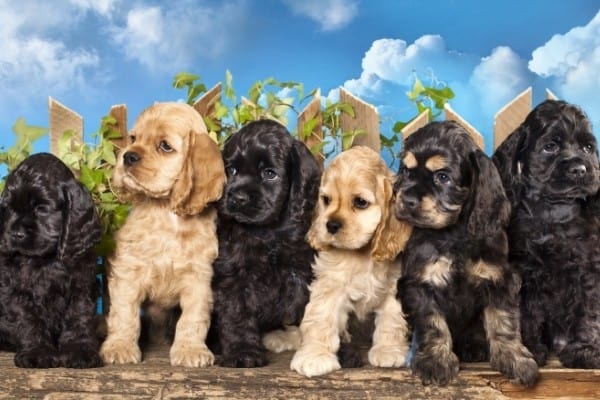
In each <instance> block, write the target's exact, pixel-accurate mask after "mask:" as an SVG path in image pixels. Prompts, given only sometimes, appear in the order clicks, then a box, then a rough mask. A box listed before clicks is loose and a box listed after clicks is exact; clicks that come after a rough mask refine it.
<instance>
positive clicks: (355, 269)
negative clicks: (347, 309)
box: [313, 249, 402, 320]
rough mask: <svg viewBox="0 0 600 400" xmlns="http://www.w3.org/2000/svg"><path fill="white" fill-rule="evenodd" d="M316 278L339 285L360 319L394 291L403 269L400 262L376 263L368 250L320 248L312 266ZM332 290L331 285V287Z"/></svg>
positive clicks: (334, 285) (335, 285)
mask: <svg viewBox="0 0 600 400" xmlns="http://www.w3.org/2000/svg"><path fill="white" fill-rule="evenodd" d="M313 269H314V272H315V276H316V279H322V280H324V281H327V282H331V284H332V286H333V287H338V288H339V287H341V288H343V291H344V292H345V294H346V295H347V296H348V298H349V299H350V301H351V303H352V306H353V307H354V310H353V311H354V313H355V314H356V316H357V317H358V319H360V320H363V319H364V318H365V317H366V316H367V315H368V314H369V313H371V312H373V310H374V309H375V308H376V307H378V306H379V305H380V304H381V303H382V302H383V301H384V299H385V296H386V295H388V294H390V293H391V294H392V295H394V294H395V291H396V283H397V281H398V278H399V277H400V274H401V273H402V270H401V268H400V265H399V263H396V262H394V261H390V262H376V261H374V260H373V259H372V258H371V255H370V253H369V252H368V251H363V252H360V251H353V250H340V249H328V250H324V251H321V252H320V253H319V254H318V256H317V260H316V261H315V263H314V265H313ZM332 289H333V288H332Z"/></svg>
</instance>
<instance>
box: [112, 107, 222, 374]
mask: <svg viewBox="0 0 600 400" xmlns="http://www.w3.org/2000/svg"><path fill="white" fill-rule="evenodd" d="M129 139H130V142H131V144H129V145H128V146H127V147H126V148H125V149H123V151H122V152H121V154H120V155H119V158H118V163H117V166H116V169H115V173H114V178H113V185H114V186H115V188H116V189H117V190H118V191H120V192H121V193H122V194H123V196H124V197H126V198H128V199H130V200H131V201H132V203H133V207H132V210H131V212H130V214H129V216H128V218H127V222H126V223H125V225H124V226H123V227H122V228H121V229H120V230H119V231H118V232H117V234H116V236H115V240H116V250H115V253H114V255H113V256H112V257H111V258H110V259H109V264H110V265H109V274H108V289H109V296H110V310H109V315H108V319H107V325H108V336H107V338H106V340H105V341H104V343H103V345H102V348H101V356H102V358H103V359H104V361H105V362H106V363H128V362H133V363H136V362H139V361H140V360H141V351H140V349H139V346H138V343H137V342H138V338H139V334H140V317H139V310H140V307H141V306H142V304H144V305H146V304H148V305H149V307H147V308H146V312H148V313H149V314H151V317H154V318H156V319H160V318H161V317H162V316H164V313H165V312H166V309H168V308H170V307H173V306H175V305H178V304H179V306H180V307H181V309H182V314H181V317H180V318H179V321H178V323H177V326H176V332H175V339H174V342H173V345H172V347H171V351H170V358H171V364H172V365H184V366H206V365H210V364H212V363H213V361H214V357H213V354H212V353H211V352H210V350H209V349H208V348H207V347H206V345H205V339H206V334H207V331H208V327H209V325H210V312H211V309H212V293H211V289H210V284H211V279H212V262H213V260H214V259H215V258H216V256H217V252H218V243H217V236H216V225H215V222H216V221H215V219H216V210H215V208H214V207H213V206H212V205H211V203H212V202H214V201H216V200H218V199H219V198H220V196H221V193H222V190H223V186H224V183H225V170H224V166H223V161H222V159H221V154H220V152H219V149H218V147H217V145H216V143H215V142H214V141H213V140H211V139H210V137H209V136H208V134H207V129H206V126H205V125H204V122H203V120H202V117H201V116H200V114H198V113H197V112H196V111H195V110H194V109H193V108H192V107H191V106H189V105H187V104H183V103H156V104H154V105H153V106H151V107H149V108H148V109H146V110H145V111H144V112H142V114H141V115H140V116H139V117H138V119H137V121H136V123H135V126H134V127H133V129H132V130H131V132H130V135H129Z"/></svg>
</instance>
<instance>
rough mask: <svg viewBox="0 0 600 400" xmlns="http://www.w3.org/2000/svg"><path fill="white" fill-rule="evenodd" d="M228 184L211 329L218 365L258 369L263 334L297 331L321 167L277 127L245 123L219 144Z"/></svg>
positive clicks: (221, 210) (308, 277)
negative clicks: (222, 145)
mask: <svg viewBox="0 0 600 400" xmlns="http://www.w3.org/2000/svg"><path fill="white" fill-rule="evenodd" d="M223 159H224V162H225V168H226V171H227V185H226V187H225V191H224V194H223V197H222V199H221V200H220V203H219V209H218V210H219V212H218V224H217V232H218V237H219V255H218V257H217V259H216V260H215V263H214V276H213V280H212V289H213V295H214V320H213V324H212V328H213V331H215V330H216V334H217V335H218V340H219V344H220V346H219V347H220V348H215V349H214V351H215V353H217V355H218V356H217V362H218V363H219V364H220V365H222V366H227V367H259V366H262V365H265V364H266V362H267V359H266V354H265V353H266V352H265V347H264V345H263V343H262V341H261V340H262V335H263V334H264V333H267V332H269V331H273V330H276V329H280V328H283V327H284V326H287V325H298V324H299V323H300V321H301V320H302V316H303V313H304V307H305V305H306V303H307V302H308V299H309V292H308V285H309V283H310V281H311V280H312V270H311V262H312V261H313V258H314V251H313V249H311V248H310V246H309V245H308V243H307V242H306V241H305V235H306V232H307V231H308V228H309V227H310V223H311V218H312V211H313V208H314V206H315V204H316V202H317V197H318V190H319V180H320V174H321V173H320V169H319V166H318V164H317V162H316V160H315V158H314V156H313V155H312V154H311V153H310V151H309V150H308V148H307V147H306V146H305V145H304V144H303V143H302V142H300V141H298V140H296V139H294V138H293V137H292V136H291V135H290V133H289V132H288V131H287V129H286V128H285V127H284V126H282V125H281V124H279V123H277V122H275V121H270V120H262V121H256V122H251V123H249V124H248V125H246V126H245V127H243V128H242V129H241V130H240V131H239V132H237V133H236V134H234V135H233V136H232V137H231V138H229V140H228V141H227V142H226V144H225V148H224V150H223Z"/></svg>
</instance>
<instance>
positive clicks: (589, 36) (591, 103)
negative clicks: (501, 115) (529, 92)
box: [529, 12, 600, 133]
mask: <svg viewBox="0 0 600 400" xmlns="http://www.w3.org/2000/svg"><path fill="white" fill-rule="evenodd" d="M529 68H530V69H531V70H532V71H533V72H535V73H537V74H539V75H541V76H543V77H547V78H549V81H550V82H551V83H552V86H553V87H552V91H553V92H554V93H555V94H556V95H557V96H558V97H560V98H564V99H565V100H567V101H570V102H573V103H576V104H578V105H580V106H581V107H582V108H583V109H584V110H585V111H586V112H587V114H588V116H589V117H590V119H591V120H592V123H593V124H594V126H595V127H596V129H595V131H596V132H597V133H598V132H599V131H600V129H599V128H600V96H599V95H598V93H600V74H599V73H598V71H600V12H599V13H598V14H596V16H595V17H594V18H593V19H592V20H591V21H590V22H589V23H588V24H587V25H585V26H582V27H575V28H573V29H571V30H570V31H569V32H567V33H565V34H564V35H554V36H553V37H552V38H551V39H550V40H549V41H548V42H546V43H545V44H544V45H543V46H540V47H539V48H537V49H535V50H534V51H533V53H532V56H531V60H530V61H529Z"/></svg>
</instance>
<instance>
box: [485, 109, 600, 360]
mask: <svg viewBox="0 0 600 400" xmlns="http://www.w3.org/2000/svg"><path fill="white" fill-rule="evenodd" d="M493 161H494V162H495V163H496V165H497V167H498V170H499V171H500V175H501V177H502V181H503V183H504V186H505V188H506V190H507V193H508V197H509V198H510V201H511V203H512V207H513V212H512V219H511V222H510V227H509V237H510V262H511V263H512V265H513V266H514V267H515V268H517V269H518V270H519V271H520V272H521V274H522V278H523V288H522V289H521V299H522V300H521V317H522V321H521V329H522V335H523V342H524V343H525V345H526V346H527V347H528V348H529V350H531V352H532V353H533V355H534V356H535V359H536V361H537V362H538V364H540V365H544V364H545V363H546V358H547V356H548V353H549V351H550V350H554V351H555V352H556V353H557V355H558V357H559V359H560V361H561V362H562V363H563V365H564V366H566V367H571V368H600V284H599V282H600V246H599V245H600V207H599V205H598V188H599V186H600V181H599V178H598V175H599V174H600V170H599V169H598V150H597V145H596V139H595V137H594V135H593V134H592V128H591V125H590V122H589V120H588V119H587V117H586V116H585V114H584V113H583V111H582V110H581V109H579V108H578V107H576V106H575V105H572V104H569V103H566V102H564V101H557V100H547V101H545V102H543V103H541V104H539V105H538V106H537V107H536V108H535V109H534V110H533V111H531V113H530V114H529V115H528V116H527V118H526V119H525V121H524V122H523V123H522V124H521V126H519V127H518V128H517V129H516V130H515V131H514V132H512V133H511V134H510V135H509V136H508V138H507V139H506V140H505V141H504V142H503V143H502V144H501V145H500V147H499V148H498V149H497V150H496V152H495V154H494V156H493Z"/></svg>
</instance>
